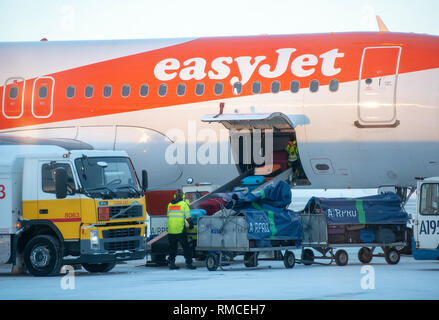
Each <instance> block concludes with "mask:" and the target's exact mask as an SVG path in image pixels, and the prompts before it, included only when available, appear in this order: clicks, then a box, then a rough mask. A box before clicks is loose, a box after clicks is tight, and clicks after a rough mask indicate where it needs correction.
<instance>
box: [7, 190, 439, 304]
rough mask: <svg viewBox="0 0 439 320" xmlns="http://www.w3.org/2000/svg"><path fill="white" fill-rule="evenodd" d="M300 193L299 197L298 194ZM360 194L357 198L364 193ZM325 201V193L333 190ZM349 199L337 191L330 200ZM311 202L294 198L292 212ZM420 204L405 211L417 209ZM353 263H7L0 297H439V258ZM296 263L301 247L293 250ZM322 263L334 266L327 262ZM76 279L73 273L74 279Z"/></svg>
mask: <svg viewBox="0 0 439 320" xmlns="http://www.w3.org/2000/svg"><path fill="white" fill-rule="evenodd" d="M293 195H294V193H293ZM362 195H366V194H359V195H354V196H362ZM320 196H326V193H323V194H321V195H320ZM333 196H345V194H332V193H331V194H330V195H328V197H333ZM304 203H305V198H304V199H301V200H298V199H293V209H296V210H299V209H301V208H300V207H303V205H304ZM414 207H415V199H411V200H410V202H409V203H408V204H407V206H406V209H407V211H408V212H409V213H410V212H411V211H413V210H414ZM346 251H348V253H349V262H348V265H346V266H343V267H339V266H337V265H336V264H335V262H334V263H333V264H332V265H330V266H323V265H311V266H305V265H302V264H296V265H295V266H294V268H292V269H286V268H285V267H284V265H283V262H282V261H259V266H258V267H257V268H245V267H244V265H243V262H242V256H238V257H236V258H235V261H234V262H232V264H231V265H230V266H226V267H224V270H221V269H218V270H217V271H213V272H211V271H208V270H207V269H206V267H205V266H204V262H196V263H195V264H196V265H197V266H198V269H197V270H187V269H184V262H183V258H182V257H178V260H177V262H179V263H178V264H179V265H180V266H181V267H182V268H181V269H180V270H172V271H170V270H168V269H167V268H166V267H145V261H146V260H136V261H129V262H127V263H124V264H119V265H117V266H116V267H115V268H114V269H113V270H112V271H111V272H109V273H107V274H90V273H88V272H87V271H85V270H75V272H74V275H73V276H71V277H70V276H66V275H60V276H57V277H48V278H38V277H33V276H30V275H12V274H10V268H11V266H10V265H0V300H17V299H24V300H46V299H48V300H71V299H75V300H89V299H94V300H106V299H118V300H119V299H121V300H125V299H127V300H136V299H142V300H167V299H170V297H172V299H173V300H259V299H262V300H298V299H305V300H309V299H323V300H344V299H348V300H351V299H352V300H356V299H374V300H376V299H377V300H388V299H397V300H400V299H402V300H406V299H407V300H418V299H420V300H429V299H435V300H436V299H439V286H438V284H439V261H416V260H414V259H413V258H412V257H411V256H401V261H400V262H399V264H397V265H389V264H387V263H386V261H385V260H384V258H377V257H374V258H373V260H372V262H371V263H370V265H367V266H365V265H363V264H362V263H360V262H359V260H358V258H357V252H358V248H348V249H346ZM294 253H295V256H296V258H297V259H299V258H300V250H295V251H294ZM320 261H321V262H327V261H325V260H320ZM69 275H72V274H69Z"/></svg>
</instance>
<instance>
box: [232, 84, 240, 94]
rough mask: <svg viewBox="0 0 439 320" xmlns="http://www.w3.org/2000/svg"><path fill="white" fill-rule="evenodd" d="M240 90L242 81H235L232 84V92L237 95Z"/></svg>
mask: <svg viewBox="0 0 439 320" xmlns="http://www.w3.org/2000/svg"><path fill="white" fill-rule="evenodd" d="M241 92H242V83H241V82H235V83H234V84H233V94H235V95H239V94H241Z"/></svg>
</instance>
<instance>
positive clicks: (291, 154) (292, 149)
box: [285, 144, 298, 162]
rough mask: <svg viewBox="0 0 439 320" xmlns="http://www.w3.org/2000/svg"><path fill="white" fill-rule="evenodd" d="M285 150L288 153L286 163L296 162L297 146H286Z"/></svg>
mask: <svg viewBox="0 0 439 320" xmlns="http://www.w3.org/2000/svg"><path fill="white" fill-rule="evenodd" d="M285 150H286V151H287V152H288V161H289V162H294V161H296V160H297V153H298V151H297V144H293V145H290V144H288V145H287V146H286V148H285Z"/></svg>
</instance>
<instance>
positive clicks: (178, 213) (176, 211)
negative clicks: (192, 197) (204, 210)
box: [167, 200, 191, 234]
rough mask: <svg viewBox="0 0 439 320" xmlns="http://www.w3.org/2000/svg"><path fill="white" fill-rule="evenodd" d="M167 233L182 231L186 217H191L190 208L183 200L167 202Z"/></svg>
mask: <svg viewBox="0 0 439 320" xmlns="http://www.w3.org/2000/svg"><path fill="white" fill-rule="evenodd" d="M167 216H168V233H169V234H178V233H182V232H183V230H184V226H185V221H186V219H189V218H190V217H191V210H190V209H189V206H188V204H187V202H186V201H185V200H181V201H180V202H177V203H172V202H171V203H170V204H168V213H167Z"/></svg>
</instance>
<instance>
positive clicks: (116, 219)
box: [0, 143, 146, 276]
mask: <svg viewBox="0 0 439 320" xmlns="http://www.w3.org/2000/svg"><path fill="white" fill-rule="evenodd" d="M0 153H1V154H2V157H1V158H0V263H12V264H13V266H14V267H13V271H15V272H18V271H23V270H27V271H28V272H29V273H31V274H32V275H35V276H47V275H54V274H57V273H58V272H59V270H60V268H61V266H62V265H65V264H82V266H83V267H84V268H85V269H86V270H88V271H90V272H106V271H109V270H111V269H112V268H113V267H114V266H115V264H116V263H117V262H118V261H123V260H135V259H143V258H144V257H145V254H146V251H145V244H144V237H145V229H146V223H145V220H146V205H145V198H144V193H143V190H142V189H143V188H142V186H144V185H145V183H144V182H142V186H141V184H140V183H139V179H138V178H137V175H136V172H135V170H134V167H133V165H132V163H131V160H130V158H129V157H128V155H127V153H126V152H124V151H113V150H109V151H105V150H92V148H91V147H90V146H84V145H81V146H78V144H73V145H69V143H67V144H63V143H55V144H52V145H45V144H41V145H23V144H8V143H3V144H2V143H0Z"/></svg>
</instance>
